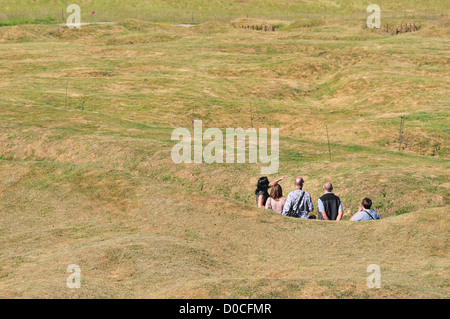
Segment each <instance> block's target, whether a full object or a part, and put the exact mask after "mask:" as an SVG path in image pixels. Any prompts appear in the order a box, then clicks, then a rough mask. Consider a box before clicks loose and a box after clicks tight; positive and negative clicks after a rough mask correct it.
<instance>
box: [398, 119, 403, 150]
mask: <svg viewBox="0 0 450 319" xmlns="http://www.w3.org/2000/svg"><path fill="white" fill-rule="evenodd" d="M402 135H403V116H400V132H399V136H398V150H399V151H400V150H401V148H400V147H401V144H402Z"/></svg>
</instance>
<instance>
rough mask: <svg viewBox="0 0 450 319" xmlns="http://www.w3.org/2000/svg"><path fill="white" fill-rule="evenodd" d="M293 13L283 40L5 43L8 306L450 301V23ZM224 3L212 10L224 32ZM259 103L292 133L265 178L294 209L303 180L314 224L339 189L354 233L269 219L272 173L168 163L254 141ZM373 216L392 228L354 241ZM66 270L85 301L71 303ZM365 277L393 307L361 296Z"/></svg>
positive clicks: (90, 36) (0, 200)
mask: <svg viewBox="0 0 450 319" xmlns="http://www.w3.org/2000/svg"><path fill="white" fill-rule="evenodd" d="M22 2H23V3H26V1H22ZM49 2H50V1H47V2H45V1H43V2H40V3H41V4H42V3H49ZM81 2H83V1H81ZM85 2H86V3H87V1H85ZM99 2H100V3H103V5H105V4H104V3H106V1H105V2H101V1H99ZM113 2H114V1H110V3H113ZM256 2H258V3H261V6H263V7H264V8H265V10H263V11H264V12H265V14H268V15H269V12H270V8H274V7H275V5H276V4H275V2H272V1H242V2H239V3H237V2H236V3H235V4H234V5H235V6H238V7H239V8H240V10H242V12H245V9H246V8H253V9H254V11H253V15H252V17H251V18H252V20H251V22H252V23H254V22H258V23H262V22H263V21H262V20H261V21H260V20H257V18H258V14H257V10H256V9H255V5H254V4H255V3H256ZM284 2H286V3H289V4H291V5H292V7H289V6H280V9H279V10H278V11H275V13H277V14H274V16H270V17H269V16H265V17H267V18H271V19H272V20H273V21H269V23H270V22H273V23H276V24H277V25H280V26H281V27H280V29H279V30H278V31H275V32H262V31H256V30H244V29H241V28H235V27H233V25H235V26H238V25H240V24H244V23H247V21H246V19H244V18H243V17H245V14H242V15H241V18H239V19H238V18H237V16H236V17H235V18H234V17H231V18H230V19H231V23H229V22H227V21H222V22H219V21H215V22H206V23H202V24H198V25H195V26H193V27H190V28H185V27H178V26H173V25H171V24H164V23H151V22H143V21H139V20H136V19H122V18H125V17H124V16H121V15H117V16H115V15H114V16H113V15H112V14H111V15H109V16H108V18H109V19H108V21H113V20H118V21H117V22H116V23H114V24H108V25H89V26H84V27H82V28H81V29H67V28H66V27H63V26H60V25H58V24H57V23H59V22H55V21H53V20H52V19H49V23H47V24H27V25H11V26H3V27H0V176H1V177H2V178H1V179H0V297H3V298H12V297H13V298H28V297H49V298H60V297H75V298H94V297H95V298H98V297H100V298H110V297H112V298H117V297H125V298H145V297H153V298H162V297H166V298H174V297H176V298H183V297H194V298H197V297H202V298H208V297H219V298H222V297H225V298H230V297H231V298H255V297H258V298H392V297H397V298H412V297H418V298H424V297H428V298H429V297H431V298H448V297H449V266H450V265H449V249H448V239H449V196H450V191H449V187H450V182H449V173H450V167H449V156H450V154H449V146H450V145H449V135H450V121H449V113H450V111H449V99H448V88H449V85H450V78H449V71H450V67H449V55H448V52H449V49H450V41H449V20H448V18H447V17H446V16H441V15H435V16H434V17H433V18H432V19H431V18H430V19H419V18H417V20H415V18H413V16H414V14H415V13H414V12H420V13H421V15H422V16H423V17H426V16H427V15H428V16H432V15H434V13H435V12H434V11H439V10H441V9H445V10H447V11H448V7H447V8H445V7H444V1H433V6H431V5H430V6H429V5H428V4H427V3H428V2H425V1H417V3H416V4H415V9H414V10H417V11H414V10H412V11H411V15H410V17H409V18H408V22H410V21H411V22H415V21H416V22H417V23H418V24H419V25H420V31H418V32H414V33H406V34H401V35H397V36H392V35H389V34H385V33H382V32H379V31H373V30H369V29H367V28H364V27H363V25H364V23H365V17H366V16H367V15H368V14H367V13H364V17H363V18H362V19H353V20H351V19H350V20H345V21H343V20H341V21H340V20H338V19H337V18H338V16H335V19H332V20H327V19H323V17H321V16H320V14H318V15H315V16H312V17H308V16H304V17H303V18H302V19H296V20H297V21H296V22H293V23H291V22H290V21H287V20H283V19H286V18H283V12H291V13H292V12H294V10H293V9H298V10H300V9H303V8H310V10H311V12H312V13H313V12H317V13H321V12H322V13H323V12H325V13H327V12H330V11H332V8H333V6H332V5H328V6H327V7H326V10H324V11H320V8H321V4H324V3H325V2H321V1H317V2H308V6H306V7H302V5H303V4H302V2H295V3H294V2H290V1H284ZM29 3H30V5H34V4H33V2H31V1H29ZM58 3H60V4H64V3H65V2H64V1H61V2H58ZM121 3H125V2H121ZM152 3H153V5H154V6H155V8H160V9H161V8H166V7H167V8H169V9H170V8H178V7H177V6H176V2H164V1H154V2H152ZM187 3H188V4H189V5H186V8H197V9H199V10H200V7H201V8H203V4H204V2H203V1H188V2H187ZM227 3H228V2H225V1H212V2H211V8H214V6H213V5H217V7H218V8H219V9H220V10H219V9H217V11H216V12H217V14H221V17H224V16H227V14H226V12H228V11H227V10H231V9H229V8H228V7H227V5H226V4H227ZM336 3H340V4H341V6H342V7H345V8H347V9H346V10H347V11H346V12H348V13H351V12H353V11H354V10H356V9H357V8H359V4H360V3H361V4H363V3H364V6H366V5H367V4H365V2H363V1H361V2H358V1H356V2H352V3H351V5H350V1H336ZM384 3H385V4H386V5H388V2H387V1H384ZM389 3H391V2H389ZM392 3H393V2H392ZM395 3H396V5H398V6H400V5H401V4H405V3H406V1H397V2H395ZM408 3H409V1H408ZM345 4H348V5H345ZM381 4H383V3H381ZM391 5H392V7H391V8H392V10H393V11H392V12H395V9H397V7H394V4H391ZM123 6H124V8H123V9H124V10H120V12H122V13H123V14H125V13H126V12H127V11H126V6H127V5H126V4H123ZM297 6H298V7H297ZM364 6H363V10H362V11H363V12H364V11H365V8H364ZM447 6H448V5H447ZM44 7H45V6H44ZM60 7H61V5H60ZM425 7H427V8H428V11H427V10H425ZM417 8H422V9H423V10H419V9H417ZM178 9H180V10H181V9H183V10H184V9H185V8H184V7H180V8H178ZM3 10H5V12H6V17H5V19H6V20H7V19H13V18H14V19H21V18H24V17H25V18H26V19H31V20H29V21H34V20H32V19H38V18H39V19H44V18H45V15H48V14H50V15H51V14H53V13H52V12H51V11H48V12H44V11H45V10H43V9H42V10H43V11H42V12H40V11H36V10H30V12H34V13H35V15H34V16H32V15H31V14H30V16H25V14H24V15H23V16H22V17H19V15H15V13H14V12H19V11H18V8H16V7H13V6H12V5H6V8H5V7H4V8H3ZM96 10H98V9H96ZM130 10H131V9H130ZM136 10H138V9H136ZM167 10H168V9H167ZM445 10H444V11H442V10H441V12H445ZM161 11H164V10H163V9H161ZM169 11H170V10H169ZM169 11H167V12H169ZM20 12H25V11H20ZM111 12H112V11H111ZM140 12H143V13H142V15H144V14H145V12H144V11H143V10H141V11H140ZM330 14H331V13H330ZM0 15H1V14H0ZM54 15H55V19H58V18H56V13H55V14H54ZM131 16H132V17H134V16H133V15H131ZM261 16H263V13H261ZM205 17H206V15H205ZM135 18H138V17H135ZM139 18H142V19H146V20H151V19H152V16H151V15H149V16H140V17H139ZM288 18H289V17H288ZM293 18H295V17H293ZM403 18H404V16H401V17H400V18H396V17H394V16H393V17H392V19H391V20H387V19H385V20H382V22H383V23H392V24H393V25H394V24H399V23H401V22H403V23H405V22H406V21H404V19H403ZM6 20H5V21H6ZM160 20H167V21H170V19H160ZM217 20H220V19H217ZM8 21H11V20H8ZM52 21H53V22H52ZM248 21H250V20H248ZM174 22H186V21H184V20H183V19H178V18H177V19H174ZM187 22H189V21H187ZM17 23H20V21H16V22H15V23H9V24H17ZM5 24H8V23H5ZM66 92H67V95H66ZM250 103H251V104H252V108H253V113H254V118H255V120H254V125H255V127H256V128H271V127H279V128H280V169H279V172H278V174H276V176H269V178H270V179H274V178H276V177H278V176H279V175H289V176H291V177H292V178H290V179H289V180H286V181H283V182H282V184H281V185H282V186H283V188H284V192H285V195H287V193H288V192H289V191H291V190H293V188H294V187H293V178H294V177H295V176H298V175H302V176H303V177H304V179H305V181H306V183H305V190H306V191H308V192H310V193H311V195H312V197H313V202H314V205H315V206H316V204H317V198H318V197H319V196H321V185H322V184H323V183H324V182H325V181H326V180H331V181H332V182H333V183H334V185H335V192H336V193H337V194H338V195H339V196H340V197H341V199H342V201H343V206H344V211H345V215H344V221H343V222H339V223H334V222H321V221H317V220H306V221H305V220H296V219H291V218H285V217H283V216H279V215H277V214H275V213H273V212H272V213H271V212H269V211H265V210H262V209H257V208H255V207H254V204H255V198H254V193H253V192H254V188H255V184H256V181H257V179H258V177H259V176H260V170H259V165H252V164H239V165H238V164H236V165H230V164H210V165H207V164H179V165H177V164H174V163H173V162H172V160H171V158H170V152H171V149H172V147H173V145H174V144H175V142H174V141H171V140H170V136H171V132H172V130H173V129H174V128H176V127H188V128H190V127H192V123H191V121H192V120H193V119H194V118H196V119H202V120H203V127H204V128H207V127H217V128H221V129H225V128H227V127H231V128H236V127H244V128H248V127H249V125H250V114H251V110H250ZM400 116H404V118H405V127H404V134H403V141H404V142H403V144H402V149H401V151H399V150H398V137H399V128H400ZM325 125H327V127H328V130H329V132H330V142H331V152H332V160H331V162H330V161H329V158H328V145H327V137H326V130H325ZM365 196H368V197H370V198H372V200H373V201H374V206H375V207H374V208H375V209H376V210H377V211H378V212H379V213H380V215H381V217H382V220H380V221H377V222H362V223H358V224H355V223H352V222H350V221H348V219H349V218H350V217H351V215H352V214H353V213H354V212H356V210H357V209H358V204H359V202H360V201H361V199H362V198H363V197H365ZM315 214H317V212H316V213H315ZM324 243H325V245H324ZM69 264H78V265H80V267H81V270H82V288H81V289H68V288H67V287H66V278H67V277H68V275H69V274H68V273H67V272H66V268H67V266H68V265H69ZM369 264H378V265H380V267H381V275H382V288H381V289H369V288H368V287H367V286H366V278H367V276H368V273H367V272H366V268H367V266H368V265H369Z"/></svg>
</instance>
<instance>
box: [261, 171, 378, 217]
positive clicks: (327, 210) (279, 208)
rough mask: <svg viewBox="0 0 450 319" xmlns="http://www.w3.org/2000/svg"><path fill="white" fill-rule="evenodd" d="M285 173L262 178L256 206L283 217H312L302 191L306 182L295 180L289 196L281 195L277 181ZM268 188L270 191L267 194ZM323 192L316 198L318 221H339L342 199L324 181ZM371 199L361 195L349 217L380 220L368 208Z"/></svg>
mask: <svg viewBox="0 0 450 319" xmlns="http://www.w3.org/2000/svg"><path fill="white" fill-rule="evenodd" d="M286 178H287V176H283V177H281V178H279V179H277V180H276V181H273V182H271V183H270V182H269V179H268V178H267V177H265V176H264V177H261V178H260V179H259V180H258V183H257V185H256V187H257V188H256V191H255V194H256V205H257V207H265V208H266V209H271V210H273V211H275V212H277V213H280V214H282V215H285V216H291V217H297V218H305V219H308V218H314V217H313V216H310V215H309V213H310V212H313V211H314V206H313V203H312V199H311V195H310V194H309V193H308V192H305V191H304V190H303V185H304V183H305V181H304V180H303V178H302V177H300V176H299V177H297V178H296V179H295V183H294V185H295V190H294V191H292V192H290V193H289V195H288V197H287V198H285V197H283V189H282V188H281V185H279V184H278V183H279V182H280V181H282V180H285V179H286ZM269 188H271V192H270V195H269V192H268V190H269ZM323 192H324V194H323V195H322V197H320V198H319V200H318V211H319V212H318V216H319V219H320V220H338V221H339V220H341V219H342V215H343V214H344V210H343V208H342V202H341V200H340V198H339V197H338V196H336V195H335V194H333V185H332V184H331V183H330V182H326V183H325V184H324V185H323ZM371 207H372V201H371V200H370V198H367V197H366V198H364V199H363V200H362V202H361V205H360V207H359V210H358V212H356V213H355V214H354V215H353V216H352V217H351V218H350V220H352V221H366V220H374V219H380V216H379V215H378V213H377V212H376V211H375V210H374V209H371Z"/></svg>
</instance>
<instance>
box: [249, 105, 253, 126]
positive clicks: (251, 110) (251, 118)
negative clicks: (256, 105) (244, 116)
mask: <svg viewBox="0 0 450 319" xmlns="http://www.w3.org/2000/svg"><path fill="white" fill-rule="evenodd" d="M250 128H253V107H252V101H250Z"/></svg>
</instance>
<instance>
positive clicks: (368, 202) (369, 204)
mask: <svg viewBox="0 0 450 319" xmlns="http://www.w3.org/2000/svg"><path fill="white" fill-rule="evenodd" d="M361 205H362V207H364V208H365V209H370V207H372V200H371V199H370V198H367V197H366V198H364V199H363V200H362V202H361Z"/></svg>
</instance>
